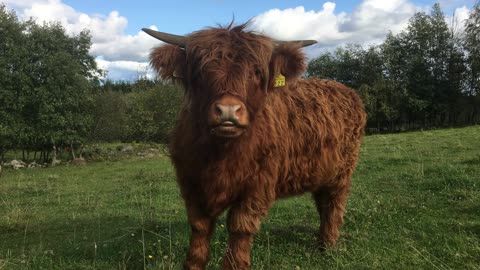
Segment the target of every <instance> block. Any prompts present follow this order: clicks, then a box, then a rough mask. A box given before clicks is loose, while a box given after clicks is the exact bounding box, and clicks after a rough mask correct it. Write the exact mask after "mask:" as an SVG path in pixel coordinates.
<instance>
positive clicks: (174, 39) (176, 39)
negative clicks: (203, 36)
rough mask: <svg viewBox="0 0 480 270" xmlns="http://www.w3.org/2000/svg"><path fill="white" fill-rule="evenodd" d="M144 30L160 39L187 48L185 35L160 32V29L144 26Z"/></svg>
mask: <svg viewBox="0 0 480 270" xmlns="http://www.w3.org/2000/svg"><path fill="white" fill-rule="evenodd" d="M142 30H143V31H144V32H145V33H147V34H149V35H150V36H152V37H154V38H156V39H159V40H161V41H163V42H166V43H168V44H172V45H177V46H180V47H182V48H185V43H186V38H185V37H184V36H177V35H173V34H168V33H163V32H158V31H155V30H152V29H148V28H142Z"/></svg>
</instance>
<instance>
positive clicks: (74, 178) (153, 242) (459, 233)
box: [0, 127, 480, 269]
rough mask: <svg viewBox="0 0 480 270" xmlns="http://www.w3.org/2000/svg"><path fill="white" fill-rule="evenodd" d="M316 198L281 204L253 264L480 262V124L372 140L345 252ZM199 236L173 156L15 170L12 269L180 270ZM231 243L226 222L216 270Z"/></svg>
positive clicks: (2, 209)
mask: <svg viewBox="0 0 480 270" xmlns="http://www.w3.org/2000/svg"><path fill="white" fill-rule="evenodd" d="M318 224H319V222H318V215H317V213H316V210H315V207H314V204H313V201H312V200H311V198H310V196H309V195H305V196H301V197H294V198H290V199H287V200H283V201H279V202H277V203H276V204H275V206H274V208H273V209H272V210H271V211H270V214H269V217H268V218H267V219H266V220H265V221H264V222H263V225H262V229H261V231H260V233H259V234H258V235H257V236H256V238H255V246H254V249H253V252H252V262H253V266H252V269H478V268H480V127H470V128H462V129H447V130H439V131H425V132H414V133H405V134H395V135H375V136H368V137H366V138H365V142H364V144H363V147H362V151H361V160H360V162H359V166H358V169H357V171H356V173H355V175H354V180H353V186H352V191H351V196H350V200H349V203H348V207H347V213H346V215H345V226H344V228H343V230H342V236H341V239H340V243H339V245H338V247H337V248H335V249H333V250H328V251H326V252H321V251H319V250H318V249H317V248H316V245H315V239H314V233H315V231H316V230H317V228H318ZM188 238H189V227H188V225H187V223H186V218H185V210H184V206H183V202H182V200H181V198H180V195H179V192H178V188H177V186H176V183H175V177H174V172H173V169H172V167H171V165H170V162H169V160H168V158H167V157H165V156H161V157H156V158H151V159H140V158H133V159H121V160H118V161H113V162H112V161H104V162H96V163H90V164H87V165H86V166H80V167H73V166H61V167H55V168H48V169H25V170H20V171H11V170H9V171H5V172H4V173H3V175H2V176H1V178H0V269H180V268H181V263H182V261H183V259H184V256H185V252H186V246H187V244H188ZM226 238H227V234H226V228H225V219H224V217H222V218H221V219H220V220H219V221H218V224H217V230H216V233H215V235H214V238H213V240H212V243H211V248H212V256H211V262H210V264H209V269H219V268H220V266H221V259H222V256H223V252H224V249H225V241H226Z"/></svg>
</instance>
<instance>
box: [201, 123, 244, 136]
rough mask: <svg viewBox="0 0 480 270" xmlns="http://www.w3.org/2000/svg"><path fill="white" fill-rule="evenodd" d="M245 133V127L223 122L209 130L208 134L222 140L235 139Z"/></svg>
mask: <svg viewBox="0 0 480 270" xmlns="http://www.w3.org/2000/svg"><path fill="white" fill-rule="evenodd" d="M244 131H245V127H244V126H241V125H238V124H236V123H234V122H232V121H224V122H222V123H220V124H219V125H216V126H213V127H212V128H211V129H210V134H212V135H214V136H216V137H222V138H236V137H238V136H240V135H242V133H243V132H244Z"/></svg>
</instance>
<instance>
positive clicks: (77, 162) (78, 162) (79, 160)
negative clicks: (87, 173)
mask: <svg viewBox="0 0 480 270" xmlns="http://www.w3.org/2000/svg"><path fill="white" fill-rule="evenodd" d="M71 163H72V164H73V165H75V166H81V165H85V164H87V161H86V160H85V159H84V158H75V159H73V160H72V162H71Z"/></svg>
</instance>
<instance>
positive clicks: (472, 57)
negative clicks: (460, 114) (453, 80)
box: [464, 2, 480, 122]
mask: <svg viewBox="0 0 480 270" xmlns="http://www.w3.org/2000/svg"><path fill="white" fill-rule="evenodd" d="M464 47H465V50H466V52H467V55H468V57H467V64H468V65H467V66H468V75H467V91H466V95H467V96H466V99H467V100H468V102H465V103H466V104H468V105H469V106H468V107H470V110H469V112H468V116H467V118H468V121H469V122H478V121H480V94H479V93H480V2H477V3H476V4H475V6H474V7H473V8H472V10H471V12H470V15H469V17H468V19H467V21H466V23H465V44H464Z"/></svg>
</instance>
